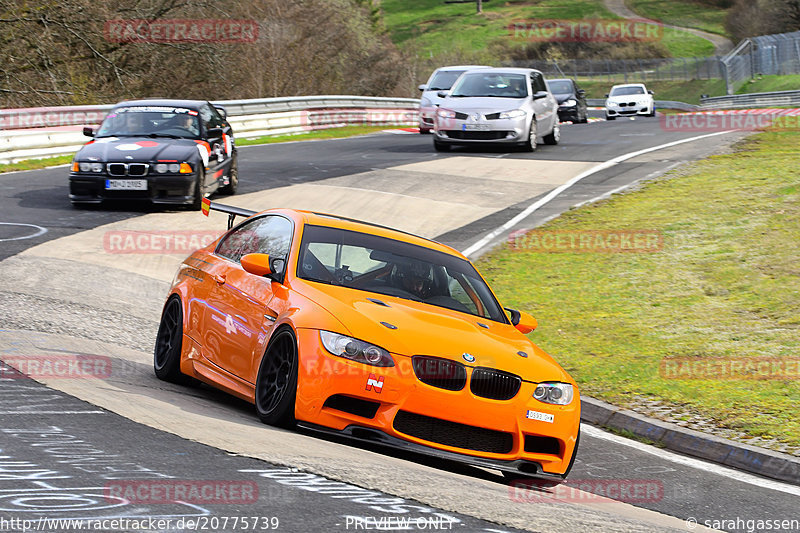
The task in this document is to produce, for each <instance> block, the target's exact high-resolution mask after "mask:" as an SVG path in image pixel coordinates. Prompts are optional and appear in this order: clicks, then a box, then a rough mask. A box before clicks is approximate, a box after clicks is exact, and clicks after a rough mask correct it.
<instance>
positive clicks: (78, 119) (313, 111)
mask: <svg viewBox="0 0 800 533" xmlns="http://www.w3.org/2000/svg"><path fill="white" fill-rule="evenodd" d="M418 102H419V101H418V100H416V99H411V98H378V97H369V96H301V97H292V98H261V99H255V100H224V101H218V102H213V103H214V104H217V105H221V106H224V107H225V110H226V111H227V113H228V117H229V122H230V123H231V127H232V128H233V130H234V132H235V133H236V136H237V137H238V138H249V137H261V136H266V135H283V134H292V133H302V132H304V131H312V130H318V129H326V128H332V127H338V126H345V125H386V126H394V125H413V124H416V123H417V113H418V111H417V109H418ZM112 107H113V106H111V105H102V106H75V107H53V108H28V109H7V110H0V164H3V163H13V162H16V161H20V160H23V159H34V158H42V157H52V156H58V155H69V154H72V153H75V152H76V151H77V150H78V149H79V148H80V147H81V146H82V145H83V144H84V143H85V142H86V141H87V140H88V139H87V138H86V137H84V136H83V134H82V131H81V130H82V127H83V126H84V125H97V124H99V123H100V122H101V121H102V119H103V118H104V117H105V115H106V113H108V111H109V110H110V109H111V108H112ZM3 130H5V131H3Z"/></svg>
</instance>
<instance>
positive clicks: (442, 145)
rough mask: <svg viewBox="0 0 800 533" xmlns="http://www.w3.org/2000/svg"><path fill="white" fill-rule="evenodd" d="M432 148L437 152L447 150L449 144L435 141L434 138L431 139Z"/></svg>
mask: <svg viewBox="0 0 800 533" xmlns="http://www.w3.org/2000/svg"><path fill="white" fill-rule="evenodd" d="M433 149H434V150H436V151H437V152H449V151H450V145H449V144H447V143H442V142H439V141H437V140H436V139H434V140H433Z"/></svg>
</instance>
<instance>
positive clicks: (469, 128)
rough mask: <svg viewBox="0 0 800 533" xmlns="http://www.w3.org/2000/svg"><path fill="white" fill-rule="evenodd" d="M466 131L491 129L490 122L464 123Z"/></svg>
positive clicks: (463, 126)
mask: <svg viewBox="0 0 800 533" xmlns="http://www.w3.org/2000/svg"><path fill="white" fill-rule="evenodd" d="M461 127H462V128H463V129H464V131H489V125H488V124H462V126H461Z"/></svg>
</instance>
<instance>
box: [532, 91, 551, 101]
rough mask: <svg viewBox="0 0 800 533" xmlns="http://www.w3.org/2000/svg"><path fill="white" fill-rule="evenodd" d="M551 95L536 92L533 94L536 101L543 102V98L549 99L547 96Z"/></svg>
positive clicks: (545, 92)
mask: <svg viewBox="0 0 800 533" xmlns="http://www.w3.org/2000/svg"><path fill="white" fill-rule="evenodd" d="M548 94H550V93H548V92H547V91H536V92H535V93H533V99H534V100H541V99H542V98H547V95H548Z"/></svg>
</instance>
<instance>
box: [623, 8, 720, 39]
mask: <svg viewBox="0 0 800 533" xmlns="http://www.w3.org/2000/svg"><path fill="white" fill-rule="evenodd" d="M627 4H628V7H630V8H631V9H632V10H634V11H635V12H636V13H637V14H639V15H641V16H642V17H644V18H648V19H653V20H658V21H660V22H663V23H665V24H672V25H674V26H681V27H683V28H696V29H698V30H703V31H707V32H710V33H716V34H719V35H726V36H727V34H728V32H727V31H726V30H725V17H726V16H727V15H728V10H727V9H723V8H720V7H713V6H709V5H704V4H700V3H698V2H692V1H691V0H670V1H669V2H664V1H663V0H627Z"/></svg>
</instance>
